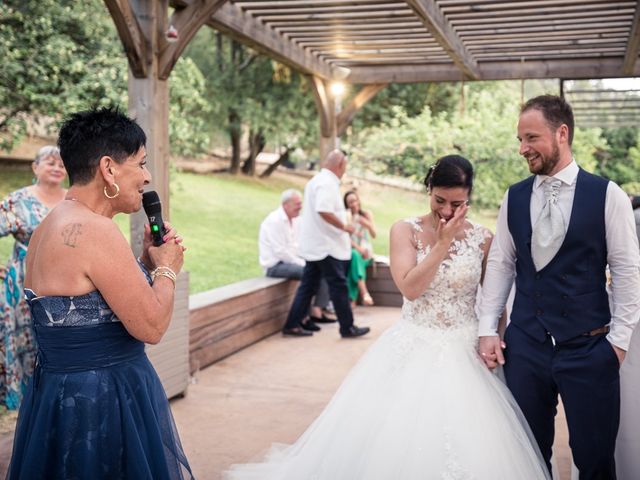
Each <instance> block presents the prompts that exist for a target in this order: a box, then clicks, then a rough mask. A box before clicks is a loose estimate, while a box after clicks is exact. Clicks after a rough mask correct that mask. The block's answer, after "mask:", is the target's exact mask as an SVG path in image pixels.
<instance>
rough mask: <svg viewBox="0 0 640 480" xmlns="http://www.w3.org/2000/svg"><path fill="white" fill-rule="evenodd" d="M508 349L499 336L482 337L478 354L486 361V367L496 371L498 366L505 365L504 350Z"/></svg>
mask: <svg viewBox="0 0 640 480" xmlns="http://www.w3.org/2000/svg"><path fill="white" fill-rule="evenodd" d="M506 347H507V345H506V344H505V343H504V342H503V341H502V340H501V339H500V337H499V336H497V335H495V336H491V337H480V341H479V343H478V353H480V357H481V358H482V360H484V363H485V365H486V366H487V367H488V368H490V369H494V368H496V367H497V366H498V365H504V355H503V354H502V350H503V349H504V348H506Z"/></svg>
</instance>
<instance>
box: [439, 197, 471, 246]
mask: <svg viewBox="0 0 640 480" xmlns="http://www.w3.org/2000/svg"><path fill="white" fill-rule="evenodd" d="M468 210H469V206H468V205H467V204H464V205H461V206H460V207H458V208H457V209H456V211H455V212H454V214H453V217H451V219H450V220H449V221H446V220H445V219H444V218H441V219H440V221H439V222H438V224H437V225H436V238H437V239H438V241H439V242H443V243H445V244H446V245H448V244H450V243H451V242H452V241H453V239H454V238H456V236H457V235H459V234H460V233H461V232H462V230H463V229H464V225H465V222H466V221H467V211H468Z"/></svg>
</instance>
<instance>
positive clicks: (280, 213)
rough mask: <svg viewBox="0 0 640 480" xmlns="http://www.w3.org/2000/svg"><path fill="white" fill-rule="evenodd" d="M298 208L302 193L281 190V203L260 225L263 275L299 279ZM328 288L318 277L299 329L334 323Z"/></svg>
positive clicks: (300, 271)
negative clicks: (312, 297)
mask: <svg viewBox="0 0 640 480" xmlns="http://www.w3.org/2000/svg"><path fill="white" fill-rule="evenodd" d="M300 210H302V194H301V193H300V192H299V191H298V190H295V189H293V188H291V189H289V190H285V191H284V192H282V196H281V205H280V206H279V207H278V208H276V209H275V210H274V211H272V212H271V213H270V214H269V215H267V217H266V218H265V219H264V220H263V222H262V224H260V235H259V239H258V248H259V252H260V266H261V267H262V268H263V269H264V271H265V274H266V275H267V277H276V278H293V279H296V280H300V279H301V278H302V271H303V270H304V264H305V261H304V259H302V258H301V257H300V256H298V220H299V218H298V217H299V215H300ZM328 305H329V287H328V285H327V282H326V281H325V280H324V279H322V280H321V282H320V289H319V290H318V293H317V294H316V297H315V300H314V302H313V304H312V305H311V311H310V319H309V320H308V321H307V322H306V323H304V324H303V328H305V329H308V330H310V331H317V330H320V327H318V326H317V325H315V323H329V322H335V321H336V320H335V318H334V317H333V316H332V315H331V314H330V313H329V312H328V311H327V308H328Z"/></svg>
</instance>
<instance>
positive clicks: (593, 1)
mask: <svg viewBox="0 0 640 480" xmlns="http://www.w3.org/2000/svg"><path fill="white" fill-rule="evenodd" d="M105 4H106V5H107V7H108V9H109V11H110V13H111V16H112V17H113V19H114V22H115V25H116V27H117V30H118V33H119V35H120V38H121V40H122V43H123V45H124V49H125V51H126V54H127V57H128V60H129V69H130V75H129V79H130V80H129V110H130V114H131V115H132V116H134V117H136V118H137V120H138V122H139V123H140V124H141V125H142V127H143V128H144V129H145V131H146V132H147V133H148V135H149V139H148V144H147V151H148V152H149V157H150V160H151V161H150V165H151V168H152V173H153V176H154V188H155V189H156V190H157V191H158V192H159V194H160V196H161V199H162V201H163V203H164V205H166V206H168V200H169V199H168V191H169V189H168V168H167V166H168V153H169V148H168V145H167V143H168V85H167V80H168V79H169V76H170V74H171V70H172V68H173V66H174V65H175V63H176V61H177V60H178V58H179V57H180V55H181V54H182V52H183V51H184V49H185V48H186V46H187V45H188V44H189V42H190V40H191V39H192V38H193V36H194V35H195V34H196V32H197V31H198V29H200V28H201V27H203V26H208V27H213V28H215V29H217V30H219V31H221V32H223V33H225V34H227V35H229V36H231V37H232V38H234V39H236V40H238V41H240V42H242V43H244V44H246V45H248V46H250V47H251V48H253V49H255V50H257V51H259V52H261V53H264V54H266V55H268V56H270V57H272V58H274V59H276V60H278V61H279V62H282V63H283V64H285V65H287V66H289V67H291V68H293V69H295V70H297V71H299V72H302V73H303V74H305V75H307V76H308V78H309V81H310V82H311V84H312V86H313V92H314V95H315V99H316V104H317V106H318V112H319V117H320V151H321V155H322V154H324V153H325V152H327V151H328V150H330V149H332V148H335V147H336V146H337V145H338V144H339V137H340V135H341V134H342V133H343V132H344V131H345V129H346V127H347V126H348V124H349V122H350V121H351V119H352V118H353V116H354V115H355V113H356V112H357V111H358V109H359V108H361V107H362V106H363V105H364V104H365V103H366V102H367V101H368V100H369V99H371V98H372V97H373V96H375V94H376V93H377V92H379V91H380V90H381V89H382V88H384V87H385V86H386V85H387V84H389V83H392V82H405V83H406V82H442V81H463V80H464V81H474V80H507V79H530V78H539V79H540V78H559V79H597V78H611V77H634V76H640V65H639V64H638V55H639V48H640V31H639V29H638V23H639V17H640V0H626V1H625V0H105ZM176 35H177V38H175V37H176ZM170 40H174V41H173V42H171V41H170ZM332 80H342V81H346V82H349V83H351V84H358V85H360V86H361V88H360V90H359V91H358V93H357V94H356V95H355V96H354V98H353V99H352V101H351V103H350V104H349V105H346V106H344V108H340V107H341V106H340V105H339V104H338V105H336V99H335V98H332V96H331V92H330V89H329V83H330V82H331V81H332ZM336 107H337V108H336ZM142 222H143V220H142V218H141V217H138V219H137V220H134V221H133V222H132V238H133V239H136V238H140V237H141V236H140V235H135V233H139V231H140V229H141V228H142ZM134 249H135V246H134Z"/></svg>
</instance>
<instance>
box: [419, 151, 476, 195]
mask: <svg viewBox="0 0 640 480" xmlns="http://www.w3.org/2000/svg"><path fill="white" fill-rule="evenodd" d="M423 183H424V185H425V187H427V190H428V191H431V189H432V188H433V187H441V188H455V187H463V188H467V189H469V195H471V190H472V189H473V167H472V166H471V162H469V160H467V159H466V158H464V157H462V156H460V155H445V156H444V157H440V158H439V159H438V160H437V161H436V163H434V164H433V165H431V167H429V171H428V172H427V176H426V177H425V179H424V182H423Z"/></svg>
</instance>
